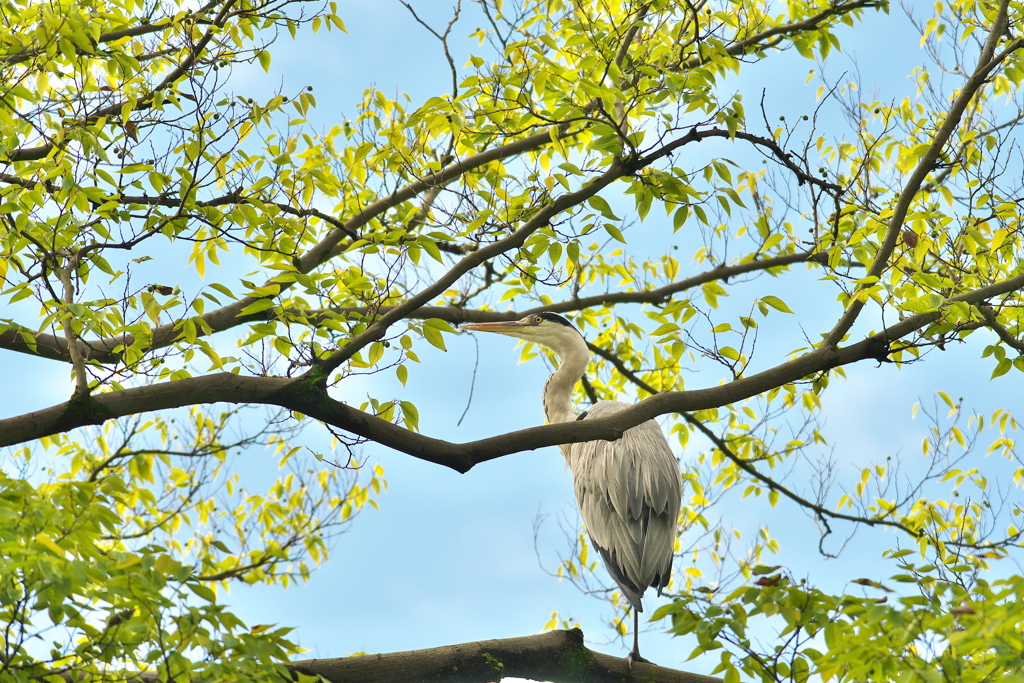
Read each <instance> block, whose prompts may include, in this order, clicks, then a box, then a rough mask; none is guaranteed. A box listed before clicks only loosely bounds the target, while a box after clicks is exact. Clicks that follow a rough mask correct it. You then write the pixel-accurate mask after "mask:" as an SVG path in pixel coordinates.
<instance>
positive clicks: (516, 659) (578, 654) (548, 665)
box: [289, 629, 721, 683]
mask: <svg viewBox="0 0 1024 683" xmlns="http://www.w3.org/2000/svg"><path fill="white" fill-rule="evenodd" d="M289 668H290V669H291V670H292V671H295V672H297V673H303V674H306V675H310V676H322V677H323V678H324V679H325V680H328V681H331V683H342V682H344V683H360V682H362V681H389V682H390V683H413V682H416V683H420V682H422V681H453V682H456V681H457V682H458V683H474V682H479V683H490V682H491V681H496V680H500V679H501V678H502V677H503V676H514V677H517V678H528V679H531V680H538V681H559V682H561V681H592V682H593V683H613V682H615V683H619V682H626V681H637V682H640V681H662V682H664V683H721V679H718V678H712V677H710V676H702V675H700V674H694V673H688V672H686V671H677V670H675V669H667V668H664V667H660V666H656V665H654V664H646V663H636V664H633V666H632V668H630V667H629V665H628V664H627V662H626V660H625V659H624V658H620V657H612V656H610V655H606V654H602V653H600V652H594V651H593V650H590V649H588V648H587V647H586V646H585V645H584V644H583V632H582V631H580V630H579V629H573V630H571V631H548V632H547V633H540V634H538V635H535V636H524V637H521V638H504V639H501V640H481V641H478V642H475V643H463V644H461V645H449V646H447V647H436V648H430V649H427V650H414V651H411V652H391V653H387V654H368V655H361V656H357V657H345V658H342V659H307V660H304V661H299V662H294V663H292V664H290V665H289Z"/></svg>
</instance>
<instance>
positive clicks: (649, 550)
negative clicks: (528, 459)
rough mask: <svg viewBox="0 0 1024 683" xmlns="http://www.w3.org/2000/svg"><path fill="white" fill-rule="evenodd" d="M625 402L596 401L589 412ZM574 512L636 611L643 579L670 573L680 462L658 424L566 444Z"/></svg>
mask: <svg viewBox="0 0 1024 683" xmlns="http://www.w3.org/2000/svg"><path fill="white" fill-rule="evenodd" d="M628 406H629V404H628V403H620V402H618V401H600V402H598V403H596V404H594V406H593V407H592V408H591V409H590V410H589V411H588V412H587V418H588V419H596V418H599V417H604V416H607V415H609V414H610V413H613V412H616V411H618V410H622V409H623V408H625V407H628ZM567 456H568V459H569V469H571V470H572V477H573V486H574V488H575V489H576V501H577V503H578V504H579V507H580V514H581V515H582V516H583V521H584V523H585V524H586V525H587V531H588V532H589V533H590V538H591V540H592V542H593V544H594V545H595V546H596V547H597V549H598V551H599V552H600V554H601V558H602V559H603V560H604V563H605V566H606V567H607V568H608V573H609V574H611V576H612V578H613V579H615V582H616V583H617V584H618V585H619V588H621V589H622V592H623V593H624V594H625V596H626V598H627V599H628V600H629V601H630V603H631V604H632V605H633V606H634V607H636V609H637V611H639V612H642V611H643V605H642V603H641V597H642V596H643V593H644V590H645V589H646V588H647V586H654V587H656V588H657V589H658V592H659V593H660V592H661V589H662V588H664V587H665V586H666V585H668V581H669V577H670V575H671V573H672V552H673V548H674V546H675V539H676V527H677V522H678V517H679V503H680V497H681V495H682V492H681V489H680V484H679V466H678V464H677V463H676V459H675V456H673V455H672V450H671V449H670V448H669V445H668V441H666V440H665V435H664V434H663V433H662V431H661V428H660V427H659V426H658V423H656V422H655V421H653V420H649V421H647V422H644V423H643V424H640V425H638V426H636V427H633V428H632V429H629V430H627V431H626V433H625V434H623V435H622V438H621V439H619V440H618V441H589V442H586V443H579V444H573V445H572V447H571V448H570V449H569V453H568V454H567Z"/></svg>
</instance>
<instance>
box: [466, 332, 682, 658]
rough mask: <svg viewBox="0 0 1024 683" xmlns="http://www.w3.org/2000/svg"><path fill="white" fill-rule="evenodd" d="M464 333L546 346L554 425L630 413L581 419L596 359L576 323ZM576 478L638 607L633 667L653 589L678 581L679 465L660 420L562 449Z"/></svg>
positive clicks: (587, 511) (598, 534)
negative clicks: (580, 389)
mask: <svg viewBox="0 0 1024 683" xmlns="http://www.w3.org/2000/svg"><path fill="white" fill-rule="evenodd" d="M461 327H462V329H464V330H475V331H479V332H495V333H497V334H504V335H506V336H509V337H516V338H517V339H522V340H524V341H528V342H532V343H534V344H540V345H541V346H546V347H547V348H549V349H551V350H552V351H554V352H555V353H556V354H557V355H558V357H559V359H560V362H559V364H558V367H557V368H556V369H555V371H554V372H553V373H551V376H550V377H548V380H547V382H546V383H545V384H544V391H543V392H542V394H541V401H542V402H543V404H544V415H545V416H546V417H547V420H548V422H549V423H551V424H554V423H557V422H572V421H575V420H584V419H587V420H590V419H598V418H601V417H606V416H608V415H611V414H613V413H616V412H618V411H620V410H623V409H625V408H628V407H629V405H630V404H628V403H622V402H620V401H598V402H597V403H595V404H594V405H593V406H591V407H590V408H589V409H588V410H586V411H585V412H584V413H583V414H581V415H577V414H576V410H575V407H574V406H573V403H572V389H573V387H574V386H575V385H576V382H578V381H579V379H580V378H581V377H583V374H584V371H585V370H586V368H587V363H589V362H590V351H589V350H588V349H587V343H586V341H584V339H583V335H581V334H580V333H579V330H577V329H576V328H575V327H573V325H572V323H570V322H569V321H568V320H566V319H565V318H563V317H562V316H560V315H557V314H555V313H537V314H533V315H528V316H526V317H525V318H523V319H522V320H515V321H509V322H494V323H467V324H465V325H462V326H461ZM558 448H559V449H560V450H561V451H562V455H564V456H565V459H566V462H567V463H568V465H569V469H570V470H571V471H572V480H573V487H574V488H575V490H576V502H577V503H578V504H579V508H580V515H581V516H582V517H583V522H584V523H585V524H586V525H587V532H588V533H589V534H590V540H591V543H592V544H593V545H594V547H595V548H597V550H598V552H599V553H600V554H601V559H602V560H604V566H605V567H606V568H607V569H608V573H609V574H611V577H612V578H613V579H614V580H615V583H617V584H618V586H619V588H620V589H621V590H622V593H623V595H625V596H626V599H627V600H628V601H629V604H630V605H632V606H633V649H632V651H631V652H630V653H629V661H630V664H632V662H636V661H639V662H645V661H647V660H645V659H643V658H642V657H641V656H640V645H639V634H638V628H639V614H640V612H642V611H643V609H644V608H643V601H642V598H643V594H644V591H645V590H647V587H648V586H651V587H653V588H657V589H658V594H659V595H660V594H661V591H662V589H664V588H665V586H667V585H668V582H669V578H670V576H671V574H672V556H673V550H674V548H675V541H676V530H677V527H678V518H679V503H680V498H681V497H682V490H681V486H680V483H679V465H678V464H677V462H676V459H675V456H673V455H672V450H671V449H670V448H669V445H668V441H667V440H666V439H665V434H664V433H663V432H662V431H661V427H659V426H658V423H657V422H655V421H654V420H648V421H647V422H644V423H642V424H639V425H637V426H636V427H632V428H630V429H627V430H626V431H625V433H623V435H622V437H621V438H619V439H617V440H616V441H587V442H584V443H570V444H562V445H560V446H559V447H558Z"/></svg>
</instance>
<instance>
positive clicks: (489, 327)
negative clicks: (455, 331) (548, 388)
mask: <svg viewBox="0 0 1024 683" xmlns="http://www.w3.org/2000/svg"><path fill="white" fill-rule="evenodd" d="M459 327H460V328H461V329H463V330H473V331H476V332H496V333H498V334H504V335H506V336H508V337H515V338H516V339H522V340H523V341H528V342H532V343H534V344H541V345H542V346H546V347H548V348H549V349H551V350H552V351H554V352H555V353H557V354H559V355H561V356H564V355H565V353H566V352H567V351H571V350H575V349H578V348H579V347H580V346H582V347H583V350H584V351H585V350H586V342H584V341H583V335H581V334H580V332H579V330H577V329H576V328H575V327H573V325H572V323H571V322H569V321H568V320H566V319H565V318H563V317H562V316H560V315H558V314H557V313H548V312H546V311H545V312H544V313H531V314H530V315H528V316H526V317H525V318H523V319H521V320H509V321H503V322H497V323H466V324H465V325H460V326H459Z"/></svg>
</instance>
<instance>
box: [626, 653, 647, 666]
mask: <svg viewBox="0 0 1024 683" xmlns="http://www.w3.org/2000/svg"><path fill="white" fill-rule="evenodd" d="M633 662H643V663H644V664H650V663H651V660H649V659H644V658H643V657H641V656H640V651H639V650H633V651H632V652H630V653H629V654H628V655H627V656H626V665H627V666H628V667H629V669H630V670H632V669H633Z"/></svg>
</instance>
